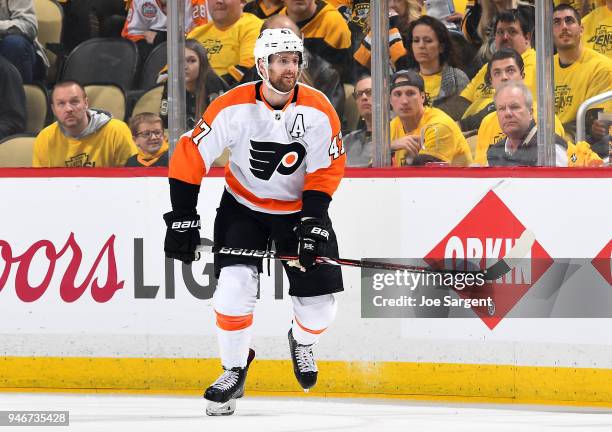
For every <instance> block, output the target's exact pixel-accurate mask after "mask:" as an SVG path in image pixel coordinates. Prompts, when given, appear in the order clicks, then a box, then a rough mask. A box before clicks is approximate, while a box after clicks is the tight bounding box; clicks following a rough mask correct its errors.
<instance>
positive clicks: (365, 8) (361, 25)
mask: <svg viewBox="0 0 612 432" xmlns="http://www.w3.org/2000/svg"><path fill="white" fill-rule="evenodd" d="M351 3H352V4H351V7H350V10H349V9H343V8H342V6H340V7H337V9H338V11H339V12H340V13H341V14H342V15H343V16H344V18H345V19H346V20H347V23H348V28H349V30H350V32H351V53H354V52H355V51H357V49H358V48H359V45H360V44H361V41H362V40H363V38H364V37H365V36H366V35H367V34H368V29H369V27H370V26H369V24H368V22H369V19H370V0H353V1H352V2H351ZM389 24H391V23H389ZM390 26H391V25H389V27H390Z"/></svg>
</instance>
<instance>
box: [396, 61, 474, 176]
mask: <svg viewBox="0 0 612 432" xmlns="http://www.w3.org/2000/svg"><path fill="white" fill-rule="evenodd" d="M425 98H426V97H425V84H424V83H423V78H421V76H420V75H419V73H418V72H416V71H414V70H408V71H400V72H397V73H395V74H394V75H393V77H392V78H391V97H390V102H391V106H392V107H393V111H394V112H395V114H397V117H396V118H394V119H393V120H392V121H391V125H390V129H391V150H394V151H395V155H394V162H393V165H394V166H403V165H424V164H426V163H428V162H446V163H450V164H453V165H460V166H467V165H469V164H471V163H472V155H471V152H470V148H469V147H468V144H467V142H466V140H465V138H464V137H463V134H462V133H461V130H460V129H459V127H458V126H457V124H456V123H455V122H454V121H453V119H452V118H450V117H449V116H448V115H446V114H445V113H444V112H443V111H441V110H439V109H437V108H432V107H428V106H425Z"/></svg>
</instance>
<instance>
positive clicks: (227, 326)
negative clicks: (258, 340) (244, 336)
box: [215, 311, 253, 331]
mask: <svg viewBox="0 0 612 432" xmlns="http://www.w3.org/2000/svg"><path fill="white" fill-rule="evenodd" d="M215 315H216V316H217V327H219V328H220V329H221V330H227V331H236V330H243V329H245V328H247V327H250V326H251V325H252V324H253V314H248V315H239V316H230V315H223V314H222V313H219V312H217V311H215Z"/></svg>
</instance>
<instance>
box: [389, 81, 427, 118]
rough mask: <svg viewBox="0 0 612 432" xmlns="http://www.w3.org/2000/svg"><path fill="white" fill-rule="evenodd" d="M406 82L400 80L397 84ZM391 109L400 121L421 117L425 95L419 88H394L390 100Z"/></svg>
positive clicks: (407, 86)
mask: <svg viewBox="0 0 612 432" xmlns="http://www.w3.org/2000/svg"><path fill="white" fill-rule="evenodd" d="M401 81H406V79H404V78H399V79H398V80H397V81H396V82H401ZM389 100H390V102H391V107H392V108H393V111H394V112H395V114H397V115H398V117H399V118H400V119H402V118H408V117H414V116H419V115H421V114H422V113H423V109H424V103H425V94H424V93H422V92H421V91H420V90H419V88H418V87H414V86H409V85H405V86H400V87H397V88H394V89H393V91H392V92H391V97H390V98H389Z"/></svg>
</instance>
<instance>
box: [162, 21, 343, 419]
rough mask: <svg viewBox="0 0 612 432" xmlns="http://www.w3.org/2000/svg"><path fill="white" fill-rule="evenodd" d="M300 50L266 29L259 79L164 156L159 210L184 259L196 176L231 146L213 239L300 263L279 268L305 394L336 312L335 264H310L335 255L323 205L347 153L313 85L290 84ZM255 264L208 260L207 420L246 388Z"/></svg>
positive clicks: (192, 231)
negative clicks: (215, 346)
mask: <svg viewBox="0 0 612 432" xmlns="http://www.w3.org/2000/svg"><path fill="white" fill-rule="evenodd" d="M302 52H303V44H302V40H301V39H300V38H299V37H298V36H296V34H295V33H293V32H292V31H291V30H289V29H286V28H283V29H266V30H263V31H262V32H261V34H260V36H259V38H258V40H257V42H256V44H255V50H254V53H255V60H256V64H257V71H258V73H259V75H260V77H261V78H262V80H261V81H256V82H251V83H247V84H243V85H240V86H238V87H236V88H234V89H232V90H230V91H229V92H227V93H225V94H223V95H222V96H220V97H218V98H217V99H215V100H214V101H213V102H212V103H211V104H210V105H209V107H208V108H207V110H206V111H205V112H204V115H203V116H202V118H201V120H200V121H199V122H198V123H197V124H196V127H195V128H194V129H193V130H192V131H189V132H187V133H186V134H184V135H183V136H182V137H181V138H180V140H179V142H178V143H177V147H176V150H175V152H174V154H173V156H172V159H171V161H170V168H169V177H170V178H169V181H170V197H171V202H172V211H171V212H169V213H166V214H165V215H164V220H165V221H166V224H167V227H168V228H167V232H166V240H165V245H164V250H165V252H166V256H168V257H171V258H176V259H179V260H181V261H183V262H185V263H190V262H191V261H193V259H194V252H195V250H196V246H197V245H198V244H199V243H200V233H199V228H200V217H199V216H198V214H197V213H196V204H197V196H198V191H199V188H200V183H201V180H202V177H203V176H204V175H205V174H206V173H207V171H208V170H209V168H210V166H211V165H212V163H213V161H214V160H215V158H217V157H218V156H219V155H220V154H221V152H222V151H223V149H224V148H226V147H228V148H229V150H230V154H231V156H230V159H229V162H228V164H227V166H226V169H225V181H226V185H225V191H224V193H223V196H222V198H221V204H220V205H219V208H218V209H217V216H216V219H215V226H214V243H215V245H216V246H217V247H220V246H228V247H241V248H248V249H260V250H261V249H265V248H266V247H267V246H268V244H269V243H270V242H271V241H274V243H275V247H276V250H277V251H279V252H281V253H290V254H295V253H296V251H297V255H298V256H299V263H300V265H301V268H300V269H296V268H293V267H288V266H285V271H286V272H287V277H288V278H289V284H290V287H289V294H290V295H291V299H292V302H293V312H294V318H293V323H292V325H291V328H290V330H289V334H288V339H289V349H290V353H291V359H292V361H293V368H294V373H295V376H296V378H297V380H298V382H299V383H300V385H301V386H302V387H303V388H304V389H305V390H308V389H309V388H311V387H312V386H314V385H315V383H316V380H317V374H318V370H317V366H316V363H315V360H314V357H313V353H312V346H313V345H314V344H315V343H316V342H317V341H318V340H319V337H320V335H321V333H323V331H324V330H325V329H326V328H327V327H328V326H329V325H330V324H331V322H332V321H333V319H334V317H335V314H336V308H337V305H336V300H335V298H334V296H333V293H335V292H339V291H342V290H343V286H342V275H341V272H340V269H339V268H338V267H335V266H325V265H321V266H319V265H316V263H315V257H316V256H318V255H328V256H334V257H337V256H338V255H337V254H338V246H337V243H336V236H335V234H334V231H333V229H332V225H331V221H330V219H329V216H328V213H327V210H328V206H329V203H330V201H331V197H332V194H333V193H334V191H335V190H336V188H337V187H338V184H339V183H340V180H341V178H342V176H343V173H344V164H345V155H344V153H345V152H344V149H343V147H342V136H341V134H340V121H339V119H338V116H337V114H336V112H335V111H334V109H333V108H332V105H331V104H330V103H329V101H328V100H327V99H326V97H325V96H324V95H323V94H322V93H321V92H319V91H317V90H315V89H313V88H312V87H309V86H306V85H303V84H301V83H300V84H297V80H298V78H299V74H300V72H301V70H302V69H303V68H304V66H305V65H304V63H303V61H302ZM186 227H187V228H186ZM261 271H262V260H261V259H257V258H252V257H243V256H221V255H216V256H215V274H216V276H217V278H218V283H217V289H216V291H215V294H214V296H213V306H214V310H215V314H216V324H217V336H218V341H219V348H220V357H221V363H222V366H223V373H222V374H221V376H220V377H219V378H218V379H217V380H216V381H215V382H214V383H213V384H212V385H211V386H210V387H208V389H206V391H205V393H204V397H205V398H206V399H207V400H208V401H209V402H208V406H207V409H206V413H207V414H208V415H229V414H232V413H233V412H234V409H235V405H236V404H235V399H237V398H240V397H241V396H242V395H243V393H244V385H245V380H246V374H247V369H248V366H249V363H250V361H251V360H252V359H253V357H254V352H253V350H250V349H249V346H250V342H251V328H252V322H253V310H254V307H255V300H256V295H257V283H258V280H259V273H260V272H261Z"/></svg>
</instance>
